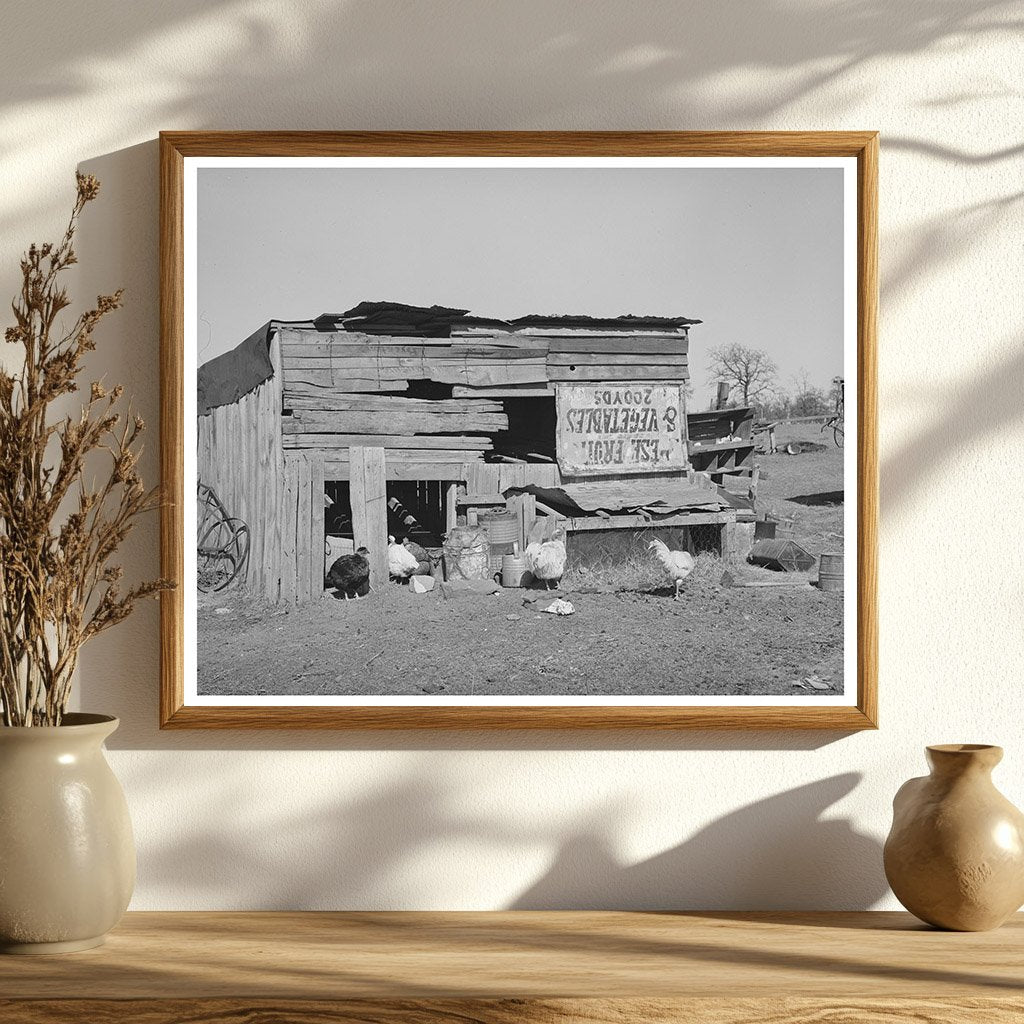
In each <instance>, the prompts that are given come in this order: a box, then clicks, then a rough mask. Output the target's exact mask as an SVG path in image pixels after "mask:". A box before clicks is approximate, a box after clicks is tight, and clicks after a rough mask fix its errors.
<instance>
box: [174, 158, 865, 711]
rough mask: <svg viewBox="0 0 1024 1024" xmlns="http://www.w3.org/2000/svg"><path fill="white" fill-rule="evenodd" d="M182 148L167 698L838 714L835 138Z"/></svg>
mask: <svg viewBox="0 0 1024 1024" xmlns="http://www.w3.org/2000/svg"><path fill="white" fill-rule="evenodd" d="M185 168H186V171H185V191H184V219H185V228H184V238H185V257H184V273H185V302H184V308H185V325H184V339H185V342H184V347H185V352H184V371H185V372H184V382H185V385H184V386H185V392H186V398H185V430H184V434H185V467H186V469H185V488H184V493H185V495H186V519H185V536H186V549H187V550H186V554H185V565H186V592H185V595H184V601H185V605H184V607H185V616H186V630H185V633H186V652H185V673H186V679H185V692H186V697H187V702H189V703H193V704H196V705H198V706H212V705H221V704H222V705H226V706H230V705H231V704H244V705H258V704H261V703H266V704H268V705H278V706H280V705H289V704H295V705H300V706H309V705H317V704H324V705H331V706H346V705H349V706H353V707H356V706H360V705H362V706H367V705H395V706H403V705H412V706H421V707H436V706H443V705H446V704H447V705H453V706H470V705H480V706H485V705H509V706H527V705H531V704H532V705H562V706H569V705H590V706H602V705H608V706H614V705H620V706H621V705H652V706H673V705H678V706H697V707H699V706H708V705H711V706H723V705H725V706H728V705H729V704H730V703H732V704H737V705H747V706H749V705H780V706H794V707H796V706H807V705H817V706H825V705H834V706H850V705H853V704H855V703H856V698H857V673H856V657H857V651H856V645H857V633H856V616H857V567H858V560H857V557H856V555H857V549H856V545H857V466H856V461H857V442H858V434H857V426H856V409H857V402H856V389H857V383H858V382H857V266H856V260H857V250H856V230H857V216H856V212H857V211H856V160H855V159H854V158H843V157H829V158H825V157H806V158H804V157H800V158H796V157H792V158H774V159H773V158H756V159H755V158H749V159H744V158H723V157H715V158H685V157H681V158H671V159H668V158H666V159H658V160H643V159H629V158H619V159H600V158H550V159H544V158H509V159H498V160H493V159H483V158H435V159H429V158H416V159H412V158H410V159H407V160H394V159H377V158H343V157H342V158H307V159H304V160H297V159H296V160H288V159H274V158H270V159H266V158H265V159H260V158H246V157H224V158H196V159H188V160H186V161H185ZM191 490H194V492H195V495H196V501H195V509H194V512H193V511H192V509H191V508H189V503H188V500H187V499H188V495H189V493H190V491H191ZM193 517H194V518H193Z"/></svg>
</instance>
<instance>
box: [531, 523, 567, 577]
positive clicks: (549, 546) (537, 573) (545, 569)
mask: <svg viewBox="0 0 1024 1024" xmlns="http://www.w3.org/2000/svg"><path fill="white" fill-rule="evenodd" d="M523 557H524V558H525V560H526V567H527V568H528V569H529V570H530V572H531V573H533V577H534V579H538V580H543V581H544V586H545V588H546V589H548V590H550V589H551V585H552V584H554V583H557V582H558V581H559V580H560V579H561V578H562V575H563V574H564V572H565V563H566V560H567V555H566V553H565V534H564V533H563V532H561V531H559V532H558V533H556V534H555V535H554V536H553V537H552V538H551V539H550V540H535V541H532V542H531V543H529V544H527V545H526V551H525V552H523Z"/></svg>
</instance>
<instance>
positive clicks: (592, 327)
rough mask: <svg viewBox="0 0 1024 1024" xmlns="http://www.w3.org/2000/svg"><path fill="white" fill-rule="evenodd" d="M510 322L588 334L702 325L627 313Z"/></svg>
mask: <svg viewBox="0 0 1024 1024" xmlns="http://www.w3.org/2000/svg"><path fill="white" fill-rule="evenodd" d="M509 323H510V324H511V325H512V326H513V327H514V328H515V329H516V330H517V331H520V330H529V329H530V328H531V327H532V328H534V329H535V330H542V329H547V330H557V329H558V328H559V327H565V328H568V329H570V330H589V331H616V330H617V331H621V330H623V329H624V328H625V329H627V330H628V329H630V328H632V329H633V330H637V331H664V330H670V331H671V330H676V329H677V328H679V327H689V326H691V325H692V324H699V323H703V321H701V320H691V319H690V318H689V317H685V316H634V315H633V314H632V313H627V314H626V315H625V316H609V317H603V316H573V315H571V314H570V315H565V316H549V315H546V314H543V313H531V314H530V315H529V316H521V317H518V318H516V319H515V320H510V321H509Z"/></svg>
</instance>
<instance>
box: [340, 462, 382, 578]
mask: <svg viewBox="0 0 1024 1024" xmlns="http://www.w3.org/2000/svg"><path fill="white" fill-rule="evenodd" d="M348 458H349V465H350V466H351V471H350V472H351V476H350V479H349V494H350V495H351V500H352V534H353V538H354V540H355V545H356V547H357V548H359V547H366V548H367V549H368V550H369V552H370V555H369V561H370V586H371V587H382V586H383V585H384V584H385V583H387V581H388V505H387V501H388V492H387V478H386V475H385V470H384V449H383V448H362V447H359V448H349V450H348Z"/></svg>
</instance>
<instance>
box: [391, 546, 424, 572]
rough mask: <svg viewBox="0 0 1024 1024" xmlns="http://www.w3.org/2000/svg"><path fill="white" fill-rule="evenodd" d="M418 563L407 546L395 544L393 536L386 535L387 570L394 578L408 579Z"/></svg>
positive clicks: (417, 566)
mask: <svg viewBox="0 0 1024 1024" xmlns="http://www.w3.org/2000/svg"><path fill="white" fill-rule="evenodd" d="M419 564H420V562H419V559H418V558H417V557H416V556H415V555H414V554H412V552H411V551H410V550H409V549H408V548H407V547H403V546H402V545H401V544H396V543H395V538H394V537H388V572H389V573H390V574H391V575H392V576H393V577H394V578H395V579H399V580H405V579H408V578H409V577H410V576H411V575H412V574H413V573H414V572H415V571H416V570H417V569H418V568H419Z"/></svg>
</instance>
